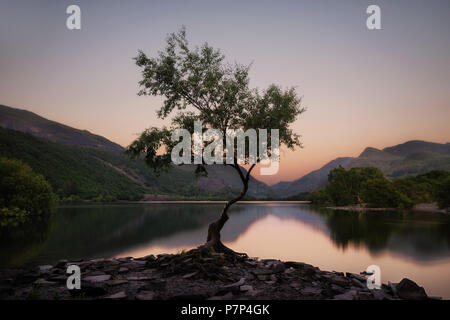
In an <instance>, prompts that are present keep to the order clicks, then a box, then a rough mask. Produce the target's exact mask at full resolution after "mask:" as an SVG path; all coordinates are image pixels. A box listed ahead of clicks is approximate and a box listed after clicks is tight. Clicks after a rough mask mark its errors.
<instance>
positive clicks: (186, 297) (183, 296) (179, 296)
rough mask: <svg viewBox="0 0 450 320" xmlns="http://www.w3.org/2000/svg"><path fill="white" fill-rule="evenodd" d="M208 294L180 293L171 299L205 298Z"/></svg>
mask: <svg viewBox="0 0 450 320" xmlns="http://www.w3.org/2000/svg"><path fill="white" fill-rule="evenodd" d="M206 298H208V295H207V294H205V293H186V294H179V295H176V296H173V297H172V298H170V299H171V300H205V299H206Z"/></svg>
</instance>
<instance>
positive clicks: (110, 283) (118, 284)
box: [106, 279, 128, 287]
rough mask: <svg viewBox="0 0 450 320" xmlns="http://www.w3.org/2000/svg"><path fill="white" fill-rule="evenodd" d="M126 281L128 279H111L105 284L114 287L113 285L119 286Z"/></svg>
mask: <svg viewBox="0 0 450 320" xmlns="http://www.w3.org/2000/svg"><path fill="white" fill-rule="evenodd" d="M126 283H128V280H124V279H122V280H111V281H108V282H107V283H106V284H107V285H108V286H110V287H115V286H120V285H122V284H126Z"/></svg>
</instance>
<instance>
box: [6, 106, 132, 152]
mask: <svg viewBox="0 0 450 320" xmlns="http://www.w3.org/2000/svg"><path fill="white" fill-rule="evenodd" d="M0 127H2V128H6V129H12V130H17V131H22V132H26V133H30V134H32V135H34V136H36V137H39V138H43V139H46V140H50V141H53V142H57V143H61V144H66V145H74V146H83V147H93V148H98V149H101V150H106V151H111V152H116V153H118V152H123V151H124V150H125V149H124V148H123V147H122V146H120V145H118V144H117V143H114V142H111V141H109V140H108V139H106V138H104V137H102V136H99V135H95V134H92V133H90V132H89V131H87V130H79V129H75V128H71V127H69V126H66V125H63V124H61V123H58V122H55V121H51V120H47V119H45V118H42V117H40V116H38V115H37V114H35V113H33V112H30V111H27V110H21V109H16V108H11V107H7V106H4V105H0Z"/></svg>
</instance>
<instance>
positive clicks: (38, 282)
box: [34, 279, 57, 287]
mask: <svg viewBox="0 0 450 320" xmlns="http://www.w3.org/2000/svg"><path fill="white" fill-rule="evenodd" d="M34 284H36V285H39V286H42V287H49V286H54V285H56V284H57V283H56V282H53V281H47V280H45V279H37V280H36V281H35V282H34Z"/></svg>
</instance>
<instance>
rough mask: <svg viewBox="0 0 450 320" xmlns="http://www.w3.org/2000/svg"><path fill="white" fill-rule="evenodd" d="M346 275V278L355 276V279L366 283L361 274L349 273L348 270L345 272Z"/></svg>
mask: <svg viewBox="0 0 450 320" xmlns="http://www.w3.org/2000/svg"><path fill="white" fill-rule="evenodd" d="M346 275H347V277H348V278H355V279H356V280H359V281H360V282H362V283H366V282H367V279H366V277H364V276H362V275H359V274H356V273H350V272H347V273H346Z"/></svg>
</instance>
